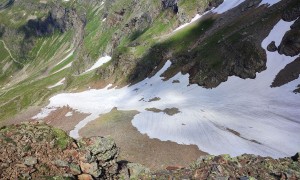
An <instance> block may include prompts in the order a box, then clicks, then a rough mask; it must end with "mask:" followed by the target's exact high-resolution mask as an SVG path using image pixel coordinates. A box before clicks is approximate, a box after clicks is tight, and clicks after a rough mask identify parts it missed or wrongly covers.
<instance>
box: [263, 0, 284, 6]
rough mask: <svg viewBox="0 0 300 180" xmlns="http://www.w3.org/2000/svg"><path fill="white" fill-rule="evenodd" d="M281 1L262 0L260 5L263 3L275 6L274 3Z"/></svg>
mask: <svg viewBox="0 0 300 180" xmlns="http://www.w3.org/2000/svg"><path fill="white" fill-rule="evenodd" d="M280 1H281V0H262V2H261V3H260V4H259V5H258V6H261V5H263V4H268V5H269V6H273V5H274V4H276V3H278V2H280Z"/></svg>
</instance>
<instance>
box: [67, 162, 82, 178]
mask: <svg viewBox="0 0 300 180" xmlns="http://www.w3.org/2000/svg"><path fill="white" fill-rule="evenodd" d="M69 167H70V171H71V173H72V174H74V175H78V174H81V169H80V166H79V165H77V164H73V163H72V164H70V166H69Z"/></svg>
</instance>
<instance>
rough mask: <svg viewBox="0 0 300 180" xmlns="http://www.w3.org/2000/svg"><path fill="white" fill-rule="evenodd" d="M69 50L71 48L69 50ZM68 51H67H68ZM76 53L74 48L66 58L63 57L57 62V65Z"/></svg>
mask: <svg viewBox="0 0 300 180" xmlns="http://www.w3.org/2000/svg"><path fill="white" fill-rule="evenodd" d="M68 51H69V50H68ZM68 51H67V52H68ZM73 54H74V50H72V51H71V52H70V53H69V54H68V55H67V56H66V57H65V58H63V59H62V60H61V61H59V62H58V63H56V64H55V66H57V65H59V64H60V63H62V62H64V61H65V60H67V59H69V57H71V56H72V55H73Z"/></svg>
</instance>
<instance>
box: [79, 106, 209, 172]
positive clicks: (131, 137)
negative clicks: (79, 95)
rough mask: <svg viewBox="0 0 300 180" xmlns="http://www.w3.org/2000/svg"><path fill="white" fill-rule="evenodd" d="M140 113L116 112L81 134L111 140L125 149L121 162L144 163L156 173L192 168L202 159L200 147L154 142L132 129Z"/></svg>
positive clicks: (156, 140)
mask: <svg viewBox="0 0 300 180" xmlns="http://www.w3.org/2000/svg"><path fill="white" fill-rule="evenodd" d="M136 114H138V112H137V111H119V110H117V109H116V108H115V109H113V110H112V111H111V112H110V113H107V114H104V115H102V116H101V117H100V118H98V119H97V120H95V121H92V122H90V123H89V124H87V125H86V126H85V127H84V128H83V129H81V130H80V132H79V134H80V135H81V136H82V137H91V136H111V137H112V138H113V139H114V140H115V142H116V144H117V146H118V147H120V148H121V153H120V158H119V160H123V159H124V160H127V161H131V162H136V163H140V164H142V165H144V166H146V167H149V168H151V169H152V170H157V169H162V168H163V169H165V168H167V167H168V166H188V165H189V164H190V163H191V162H193V161H195V160H196V159H197V158H198V157H200V156H201V155H205V154H207V153H205V152H202V151H200V150H199V149H198V147H197V146H196V145H180V144H177V143H174V142H170V141H160V140H158V139H150V138H149V137H148V136H147V135H144V134H141V133H140V132H139V131H138V130H137V129H136V128H135V127H133V126H132V124H131V120H132V119H133V117H134V116H135V115H136Z"/></svg>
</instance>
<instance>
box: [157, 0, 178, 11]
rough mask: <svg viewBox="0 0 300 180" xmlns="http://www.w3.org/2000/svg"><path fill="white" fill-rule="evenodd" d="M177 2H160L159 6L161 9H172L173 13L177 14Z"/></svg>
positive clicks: (174, 0)
mask: <svg viewBox="0 0 300 180" xmlns="http://www.w3.org/2000/svg"><path fill="white" fill-rule="evenodd" d="M177 2H178V0H162V1H161V4H162V7H163V9H167V8H172V9H173V11H174V13H176V14H177V13H178V6H177Z"/></svg>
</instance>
